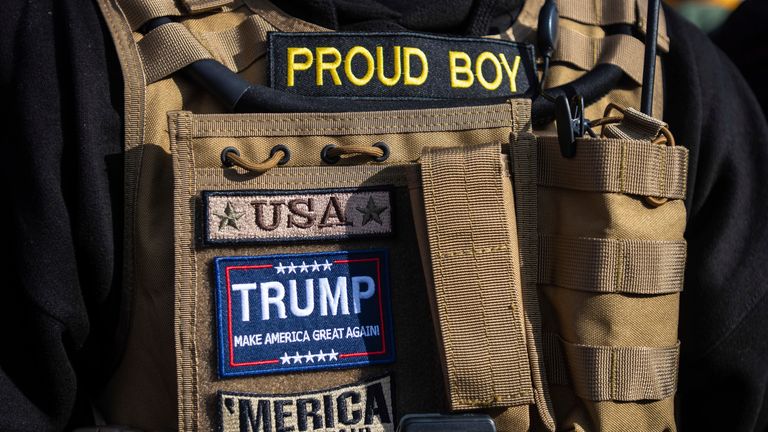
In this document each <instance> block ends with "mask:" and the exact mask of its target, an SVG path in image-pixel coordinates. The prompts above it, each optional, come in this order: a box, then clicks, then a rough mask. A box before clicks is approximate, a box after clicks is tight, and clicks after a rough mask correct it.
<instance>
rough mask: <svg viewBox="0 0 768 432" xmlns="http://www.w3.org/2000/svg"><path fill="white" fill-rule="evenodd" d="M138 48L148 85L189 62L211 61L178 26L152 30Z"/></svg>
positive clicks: (200, 46)
mask: <svg viewBox="0 0 768 432" xmlns="http://www.w3.org/2000/svg"><path fill="white" fill-rule="evenodd" d="M138 47H139V53H140V54H141V61H142V62H143V63H144V73H145V74H146V76H147V83H149V84H151V83H153V82H155V81H157V80H160V79H162V78H165V77H166V76H168V75H170V74H172V73H174V72H176V71H178V70H179V69H181V68H183V67H184V66H187V65H189V64H190V63H192V62H195V61H197V60H202V59H207V58H212V57H211V54H210V53H209V52H208V50H206V49H205V47H203V46H202V45H201V44H200V42H198V41H197V39H195V37H194V36H192V34H191V33H190V32H189V30H187V28H186V27H184V25H183V24H179V23H170V24H166V25H163V26H160V27H158V28H156V29H154V30H152V31H151V32H149V33H147V35H146V36H144V38H142V39H141V40H140V41H139V42H138Z"/></svg>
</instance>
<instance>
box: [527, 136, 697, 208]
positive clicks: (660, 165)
mask: <svg viewBox="0 0 768 432" xmlns="http://www.w3.org/2000/svg"><path fill="white" fill-rule="evenodd" d="M687 175H688V150H687V149H686V148H684V147H681V146H674V147H671V146H665V145H658V144H652V143H650V142H648V141H628V140H617V139H611V138H605V139H603V138H597V139H595V138H587V139H577V141H576V155H575V156H574V157H572V158H570V159H569V158H564V157H563V156H562V155H561V154H560V147H559V144H558V142H557V137H552V136H546V137H539V179H538V181H539V185H541V186H551V187H561V188H566V189H576V190H583V191H592V192H616V193H625V194H632V195H641V196H653V197H664V198H672V199H682V198H685V188H686V179H687Z"/></svg>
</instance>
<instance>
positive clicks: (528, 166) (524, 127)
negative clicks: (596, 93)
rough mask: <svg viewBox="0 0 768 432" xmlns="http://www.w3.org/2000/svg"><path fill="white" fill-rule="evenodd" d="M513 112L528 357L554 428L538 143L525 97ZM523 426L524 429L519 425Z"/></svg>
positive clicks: (546, 422) (542, 409)
mask: <svg viewBox="0 0 768 432" xmlns="http://www.w3.org/2000/svg"><path fill="white" fill-rule="evenodd" d="M509 103H510V104H511V105H512V107H513V112H515V113H517V114H518V115H516V116H515V117H514V118H513V119H512V121H513V124H514V129H513V133H512V136H511V140H510V144H509V146H508V151H507V152H508V153H509V157H510V159H511V160H512V163H511V165H512V178H513V181H512V183H513V186H514V196H515V197H516V198H515V200H516V201H515V219H516V221H517V227H518V230H517V244H518V248H519V250H520V282H521V286H522V288H523V289H522V295H523V307H524V309H525V313H524V316H523V318H524V320H525V331H526V341H527V344H528V358H529V359H530V367H531V371H532V372H533V373H532V379H533V390H534V399H535V401H536V410H537V412H538V414H539V419H540V420H541V422H542V428H543V429H546V430H554V429H555V420H554V417H553V410H552V406H551V402H550V397H549V390H548V385H547V383H546V380H545V379H544V377H543V374H544V358H543V356H542V355H541V353H542V340H541V312H540V305H539V298H538V294H537V292H536V277H537V274H538V268H537V267H538V259H537V256H538V253H537V252H538V244H537V243H538V235H537V226H538V218H537V214H536V213H537V209H536V207H537V205H538V199H537V186H536V169H537V165H538V164H537V151H536V147H537V143H536V136H535V135H533V133H532V127H531V116H530V111H528V110H525V109H520V108H519V105H521V104H525V103H526V102H525V101H519V100H510V101H509ZM520 430H523V429H522V428H520Z"/></svg>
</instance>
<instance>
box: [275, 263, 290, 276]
mask: <svg viewBox="0 0 768 432" xmlns="http://www.w3.org/2000/svg"><path fill="white" fill-rule="evenodd" d="M287 268H288V266H284V265H283V263H280V264H279V265H276V266H275V270H277V274H280V273H283V274H284V273H285V269H287Z"/></svg>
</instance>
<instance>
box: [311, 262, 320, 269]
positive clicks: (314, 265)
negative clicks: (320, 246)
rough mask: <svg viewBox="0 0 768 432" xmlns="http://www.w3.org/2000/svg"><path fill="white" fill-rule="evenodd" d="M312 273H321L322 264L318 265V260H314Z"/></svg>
mask: <svg viewBox="0 0 768 432" xmlns="http://www.w3.org/2000/svg"><path fill="white" fill-rule="evenodd" d="M312 271H313V272H316V271H320V264H318V263H317V260H312Z"/></svg>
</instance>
